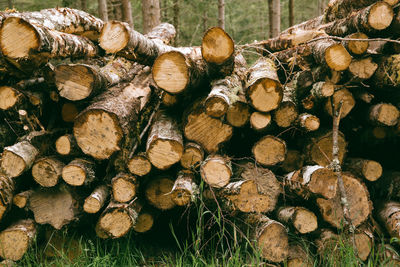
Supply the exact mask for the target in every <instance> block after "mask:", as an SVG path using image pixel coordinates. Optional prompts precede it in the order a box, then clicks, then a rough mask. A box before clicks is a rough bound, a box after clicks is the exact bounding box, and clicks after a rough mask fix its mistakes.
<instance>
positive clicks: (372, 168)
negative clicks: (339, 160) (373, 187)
mask: <svg viewBox="0 0 400 267" xmlns="http://www.w3.org/2000/svg"><path fill="white" fill-rule="evenodd" d="M344 168H345V170H347V171H350V172H352V173H354V174H355V175H357V176H358V177H363V178H365V179H367V180H368V181H371V182H374V181H376V180H378V179H379V178H380V177H381V176H382V166H381V164H379V162H377V161H374V160H369V159H362V158H347V159H346V160H345V162H344Z"/></svg>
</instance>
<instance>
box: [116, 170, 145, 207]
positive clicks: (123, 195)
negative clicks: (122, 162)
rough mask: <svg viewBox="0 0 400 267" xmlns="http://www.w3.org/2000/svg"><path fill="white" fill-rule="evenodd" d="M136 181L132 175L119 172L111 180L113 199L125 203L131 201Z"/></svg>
mask: <svg viewBox="0 0 400 267" xmlns="http://www.w3.org/2000/svg"><path fill="white" fill-rule="evenodd" d="M138 186H139V185H138V181H137V180H136V178H135V177H134V176H133V175H129V174H126V173H119V174H117V176H115V177H114V178H113V179H112V180H111V187H112V197H113V200H115V201H117V202H120V203H125V202H129V201H131V200H132V199H133V198H134V197H135V196H136V192H137V190H138Z"/></svg>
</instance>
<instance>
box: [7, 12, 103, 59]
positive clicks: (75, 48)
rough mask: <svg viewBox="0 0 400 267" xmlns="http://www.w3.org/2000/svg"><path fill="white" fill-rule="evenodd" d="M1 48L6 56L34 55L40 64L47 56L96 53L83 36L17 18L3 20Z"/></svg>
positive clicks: (85, 55) (93, 46)
mask: <svg viewBox="0 0 400 267" xmlns="http://www.w3.org/2000/svg"><path fill="white" fill-rule="evenodd" d="M16 32H17V33H18V34H15V33H16ZM21 38H23V41H21ZM16 44H18V45H16ZM0 48H1V51H2V53H3V55H4V56H6V57H9V58H11V59H26V58H34V59H35V60H36V61H38V62H39V63H40V64H39V65H42V64H43V63H46V61H47V60H46V59H48V58H67V57H72V58H88V57H95V56H97V53H98V49H97V47H96V46H95V45H94V44H93V43H92V42H91V41H90V40H89V39H87V38H85V37H80V36H77V35H73V34H68V33H62V32H58V31H55V30H51V29H49V28H46V27H44V26H40V25H37V24H33V23H29V22H28V21H26V20H24V19H21V18H16V17H9V18H7V19H5V20H4V21H3V24H2V25H1V27H0ZM43 65H44V64H43Z"/></svg>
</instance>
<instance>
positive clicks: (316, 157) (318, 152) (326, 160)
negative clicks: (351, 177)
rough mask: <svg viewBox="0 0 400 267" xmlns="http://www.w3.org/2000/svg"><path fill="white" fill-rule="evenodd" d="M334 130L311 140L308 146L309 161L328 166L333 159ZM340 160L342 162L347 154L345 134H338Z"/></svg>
mask: <svg viewBox="0 0 400 267" xmlns="http://www.w3.org/2000/svg"><path fill="white" fill-rule="evenodd" d="M332 142H333V141H332V132H329V133H327V134H324V135H323V136H320V137H318V138H315V139H313V140H312V141H311V144H310V146H308V147H307V148H306V152H307V156H308V158H307V159H308V161H309V162H313V163H316V164H318V165H320V166H328V165H329V164H330V163H331V161H332V146H333V145H332ZM338 147H339V161H340V162H342V161H343V158H344V156H345V154H346V147H347V143H346V140H345V139H344V135H343V134H341V133H340V134H339V136H338Z"/></svg>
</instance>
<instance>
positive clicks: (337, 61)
mask: <svg viewBox="0 0 400 267" xmlns="http://www.w3.org/2000/svg"><path fill="white" fill-rule="evenodd" d="M311 50H312V54H313V56H314V59H315V61H316V62H317V63H319V64H322V65H326V66H328V67H329V68H330V69H331V70H334V71H343V70H346V69H347V68H348V67H349V65H350V63H351V56H350V54H349V52H347V50H346V48H344V47H343V45H342V44H340V43H338V42H336V41H333V40H331V39H321V40H319V41H316V42H314V43H312V44H311Z"/></svg>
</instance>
